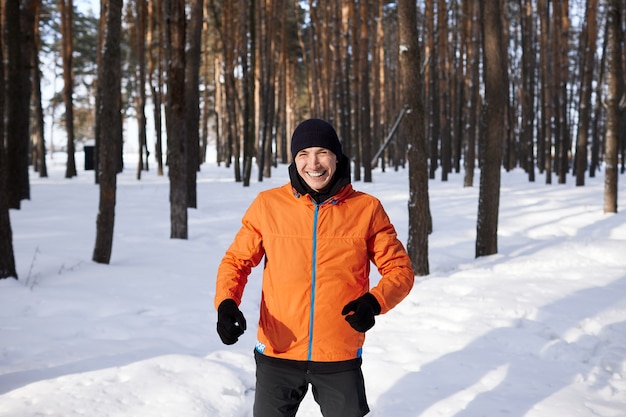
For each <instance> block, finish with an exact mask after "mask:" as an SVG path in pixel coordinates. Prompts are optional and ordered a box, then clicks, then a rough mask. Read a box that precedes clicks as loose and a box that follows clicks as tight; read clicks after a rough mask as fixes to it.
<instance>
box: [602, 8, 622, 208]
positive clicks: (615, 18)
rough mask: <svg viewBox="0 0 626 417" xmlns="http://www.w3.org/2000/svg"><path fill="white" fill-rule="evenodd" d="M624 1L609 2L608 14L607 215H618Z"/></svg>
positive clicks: (605, 198)
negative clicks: (621, 12) (622, 9)
mask: <svg viewBox="0 0 626 417" xmlns="http://www.w3.org/2000/svg"><path fill="white" fill-rule="evenodd" d="M619 3H620V0H611V1H610V2H609V5H608V6H609V8H608V14H607V36H608V50H607V52H608V63H607V67H608V68H607V70H608V91H607V98H606V105H607V121H606V138H605V143H606V157H605V165H606V168H605V169H606V171H605V178H604V212H605V213H617V190H618V188H617V182H618V176H617V173H618V170H617V153H618V147H619V142H618V138H619V129H620V127H621V126H620V123H621V119H620V113H621V112H622V111H621V110H620V99H621V98H622V97H623V96H624V78H623V76H624V74H623V73H622V47H623V45H622V44H623V39H624V36H623V33H622V30H621V14H620V4H619Z"/></svg>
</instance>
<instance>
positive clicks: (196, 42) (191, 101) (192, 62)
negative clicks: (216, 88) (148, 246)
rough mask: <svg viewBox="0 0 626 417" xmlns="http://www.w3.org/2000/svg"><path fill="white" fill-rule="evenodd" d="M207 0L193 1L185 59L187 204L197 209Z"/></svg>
mask: <svg viewBox="0 0 626 417" xmlns="http://www.w3.org/2000/svg"><path fill="white" fill-rule="evenodd" d="M203 13H204V5H203V0H193V1H192V4H191V13H190V17H189V25H188V27H187V45H188V46H189V47H188V48H187V55H186V57H185V58H186V59H185V122H186V132H187V143H186V145H185V146H186V149H187V207H190V208H196V207H197V205H198V203H197V192H196V172H197V171H198V169H199V168H200V92H199V90H198V85H199V84H200V52H201V49H202V45H201V43H202V20H203Z"/></svg>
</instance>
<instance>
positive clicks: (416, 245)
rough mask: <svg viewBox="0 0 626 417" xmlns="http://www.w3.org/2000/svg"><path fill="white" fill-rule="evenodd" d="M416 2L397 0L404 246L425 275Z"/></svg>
mask: <svg viewBox="0 0 626 417" xmlns="http://www.w3.org/2000/svg"><path fill="white" fill-rule="evenodd" d="M416 19H417V6H416V3H415V1H413V0H399V1H398V27H399V31H400V39H399V44H400V45H399V46H400V48H399V49H400V57H399V60H400V72H401V77H402V84H401V85H402V86H403V88H402V101H403V102H404V104H405V106H406V107H407V109H408V114H407V115H406V116H405V121H406V122H405V123H406V124H405V132H406V133H407V135H409V137H410V143H409V149H408V160H409V169H410V173H409V240H408V243H407V250H408V253H409V256H410V257H411V263H412V265H413V270H414V271H415V273H416V274H417V275H428V274H429V266H428V234H429V231H430V229H431V223H430V215H429V201H428V162H427V161H428V159H427V153H426V137H425V134H424V110H423V103H422V95H421V94H418V93H417V92H418V91H420V90H421V88H422V87H421V85H420V78H421V74H420V72H419V69H420V67H421V65H420V56H419V44H418V39H419V33H418V31H417V21H416Z"/></svg>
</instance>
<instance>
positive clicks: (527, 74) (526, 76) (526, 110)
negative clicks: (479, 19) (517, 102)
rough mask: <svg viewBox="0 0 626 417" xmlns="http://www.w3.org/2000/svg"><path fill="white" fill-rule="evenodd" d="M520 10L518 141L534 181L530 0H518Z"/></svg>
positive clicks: (533, 56) (530, 178)
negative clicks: (519, 131) (519, 123)
mask: <svg viewBox="0 0 626 417" xmlns="http://www.w3.org/2000/svg"><path fill="white" fill-rule="evenodd" d="M520 7H521V11H522V15H521V26H522V89H521V90H522V91H521V96H522V97H521V101H522V120H521V125H522V126H521V133H520V141H521V145H522V147H523V148H524V161H522V163H523V166H524V168H525V169H526V172H527V173H528V180H529V181H531V182H532V181H535V156H534V155H535V149H534V138H533V133H534V130H535V126H534V125H535V111H534V96H535V50H534V47H533V36H534V33H535V31H534V24H533V10H532V1H531V0H520Z"/></svg>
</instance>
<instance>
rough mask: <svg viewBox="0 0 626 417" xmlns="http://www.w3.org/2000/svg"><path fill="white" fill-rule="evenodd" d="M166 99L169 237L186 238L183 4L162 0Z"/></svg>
mask: <svg viewBox="0 0 626 417" xmlns="http://www.w3.org/2000/svg"><path fill="white" fill-rule="evenodd" d="M163 10H164V16H163V18H164V20H165V62H166V63H167V64H166V65H167V96H166V103H165V124H166V127H167V155H168V158H167V159H168V161H169V179H170V238H172V239H187V156H186V155H187V149H186V148H187V146H186V137H187V130H186V124H185V1H184V0H164V2H163Z"/></svg>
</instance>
